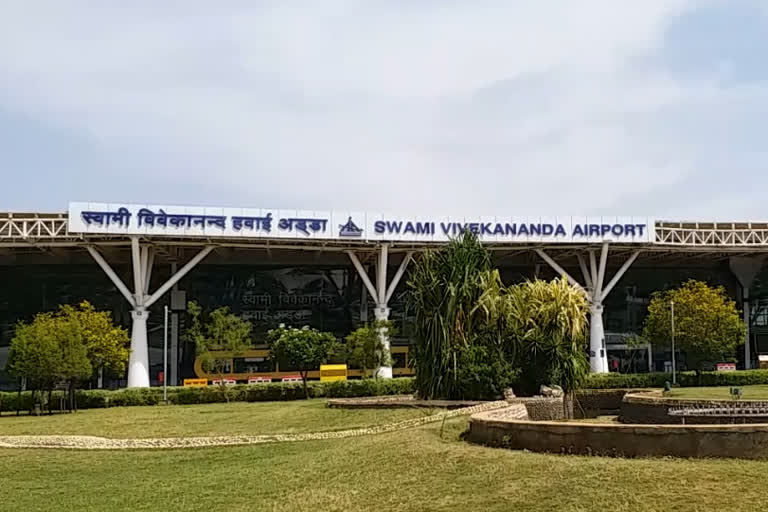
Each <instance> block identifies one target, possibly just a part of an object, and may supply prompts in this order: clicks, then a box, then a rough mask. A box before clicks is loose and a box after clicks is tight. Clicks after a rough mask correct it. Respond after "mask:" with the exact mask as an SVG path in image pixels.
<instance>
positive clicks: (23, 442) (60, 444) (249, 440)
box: [0, 401, 509, 450]
mask: <svg viewBox="0 0 768 512" xmlns="http://www.w3.org/2000/svg"><path fill="white" fill-rule="evenodd" d="M508 405H509V404H508V403H507V402H505V401H498V402H486V403H482V404H480V405H475V406H472V407H465V408H462V409H454V410H452V411H447V412H441V413H438V414H433V415H431V416H424V417H422V418H414V419H410V420H404V421H399V422H397V423H390V424H387V425H377V426H373V427H367V428H356V429H350V430H336V431H331V432H313V433H307V434H267V435H258V436H212V437H166V438H154V439H153V438H138V439H109V438H106V437H93V436H0V448H68V449H74V450H126V449H156V448H166V449H167V448H199V447H206V446H237V445H248V444H266V443H283V442H290V441H315V440H321V439H343V438H347V437H359V436H365V435H372V434H384V433H387V432H395V431H397V430H404V429H408V428H413V427H417V426H420V425H426V424H427V423H434V422H436V421H442V420H443V419H448V418H453V417H456V416H464V415H467V414H474V413H476V412H483V411H489V410H492V409H499V408H501V407H507V406H508Z"/></svg>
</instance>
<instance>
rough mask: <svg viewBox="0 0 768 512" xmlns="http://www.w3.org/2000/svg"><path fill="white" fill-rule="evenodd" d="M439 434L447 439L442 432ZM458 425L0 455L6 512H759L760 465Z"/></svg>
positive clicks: (766, 465) (767, 502)
mask: <svg viewBox="0 0 768 512" xmlns="http://www.w3.org/2000/svg"><path fill="white" fill-rule="evenodd" d="M443 427H444V428H443ZM466 427H467V420H466V419H465V418H464V419H458V420H451V421H449V422H447V423H446V424H445V425H444V426H442V425H441V424H440V423H436V424H430V425H427V426H425V427H421V428H417V429H412V430H407V431H402V432H396V433H390V434H384V435H374V436H366V437H359V438H352V439H341V440H326V441H312V442H294V443H281V444H273V445H261V446H246V447H231V448H211V449H196V450H157V451H123V452H82V451H65V450H44V449H39V450H0V474H1V475H3V479H2V486H1V487H2V489H0V509H2V510H3V511H48V510H51V511H52V510H56V511H99V512H101V511H105V510H109V511H122V510H131V511H152V512H154V511H157V510H174V511H207V512H218V511H222V512H239V511H261V510H264V511H291V512H302V511H313V512H318V511H323V512H333V511H348V510H360V511H368V510H396V511H399V512H401V511H404V512H409V511H433V510H441V511H442V510H445V511H448V510H482V511H483V512H495V511H504V512H506V511H510V510H515V511H551V510H563V511H600V512H604V511H606V510H611V511H696V510H701V511H704V510H712V509H714V508H716V509H718V510H728V511H751V510H765V508H766V506H768V494H766V492H765V485H764V484H765V475H766V474H767V473H768V462H755V461H737V460H683V459H634V460H632V459H610V458H598V457H594V458H587V457H574V456H560V455H544V454H533V453H526V452H519V451H511V450H504V449H492V448H486V447H482V446H475V445H471V444H468V443H466V442H464V441H461V440H460V434H461V432H463V431H464V430H465V429H466Z"/></svg>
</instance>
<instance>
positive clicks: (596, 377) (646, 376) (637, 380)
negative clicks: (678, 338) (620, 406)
mask: <svg viewBox="0 0 768 512" xmlns="http://www.w3.org/2000/svg"><path fill="white" fill-rule="evenodd" d="M678 376H679V374H678ZM666 381H670V382H672V374H669V373H626V374H622V373H591V374H589V375H587V380H586V381H585V382H584V388H586V389H622V388H663V387H664V382H666Z"/></svg>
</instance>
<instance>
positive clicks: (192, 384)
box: [184, 379, 208, 388]
mask: <svg viewBox="0 0 768 512" xmlns="http://www.w3.org/2000/svg"><path fill="white" fill-rule="evenodd" d="M206 386H208V379H184V387H185V388H204V387H206Z"/></svg>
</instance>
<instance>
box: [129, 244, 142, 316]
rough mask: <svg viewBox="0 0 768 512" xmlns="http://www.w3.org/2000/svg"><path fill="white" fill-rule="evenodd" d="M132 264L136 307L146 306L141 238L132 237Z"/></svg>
mask: <svg viewBox="0 0 768 512" xmlns="http://www.w3.org/2000/svg"><path fill="white" fill-rule="evenodd" d="M131 263H132V264H133V265H132V267H133V290H134V296H135V297H136V305H137V306H143V305H144V283H143V282H142V278H143V276H142V268H141V248H140V247H139V237H137V236H133V237H131Z"/></svg>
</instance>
